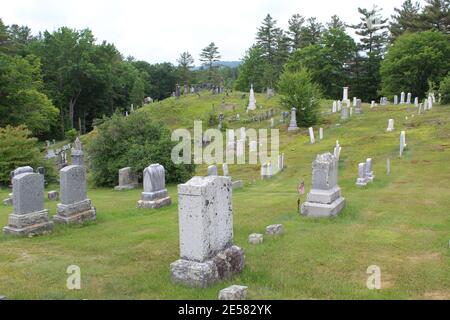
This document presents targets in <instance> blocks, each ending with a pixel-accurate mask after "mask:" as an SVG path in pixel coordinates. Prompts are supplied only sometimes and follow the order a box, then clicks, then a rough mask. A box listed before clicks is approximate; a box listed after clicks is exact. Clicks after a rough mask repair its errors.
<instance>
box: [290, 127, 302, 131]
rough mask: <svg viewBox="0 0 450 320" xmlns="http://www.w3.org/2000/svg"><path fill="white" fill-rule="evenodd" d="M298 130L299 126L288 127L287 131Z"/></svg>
mask: <svg viewBox="0 0 450 320" xmlns="http://www.w3.org/2000/svg"><path fill="white" fill-rule="evenodd" d="M298 130H300V128H299V127H289V128H288V132H295V131H298Z"/></svg>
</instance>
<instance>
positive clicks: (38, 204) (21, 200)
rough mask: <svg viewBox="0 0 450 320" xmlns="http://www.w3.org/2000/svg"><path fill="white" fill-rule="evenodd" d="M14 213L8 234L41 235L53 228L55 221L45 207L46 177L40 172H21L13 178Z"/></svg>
mask: <svg viewBox="0 0 450 320" xmlns="http://www.w3.org/2000/svg"><path fill="white" fill-rule="evenodd" d="M13 194H14V196H13V206H14V213H12V214H11V215H10V216H9V219H8V225H7V226H6V227H4V228H3V232H4V233H6V234H13V235H18V236H33V235H41V234H45V233H48V232H51V231H52V230H53V222H52V221H50V220H49V219H48V210H47V209H44V177H43V176H42V175H40V174H38V173H30V172H26V173H20V174H17V175H15V176H14V178H13Z"/></svg>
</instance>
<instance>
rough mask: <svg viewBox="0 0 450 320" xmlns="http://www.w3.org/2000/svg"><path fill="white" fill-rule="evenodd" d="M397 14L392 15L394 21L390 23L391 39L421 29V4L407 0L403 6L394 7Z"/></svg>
mask: <svg viewBox="0 0 450 320" xmlns="http://www.w3.org/2000/svg"><path fill="white" fill-rule="evenodd" d="M394 11H395V13H396V14H394V15H392V16H391V18H392V21H391V22H390V24H389V31H390V33H391V40H392V41H393V40H395V39H396V38H397V37H398V36H400V35H401V34H403V33H405V32H416V31H417V30H419V29H420V25H419V24H420V23H421V22H420V4H419V3H418V2H414V3H413V2H412V0H406V1H405V2H403V4H402V6H401V8H394Z"/></svg>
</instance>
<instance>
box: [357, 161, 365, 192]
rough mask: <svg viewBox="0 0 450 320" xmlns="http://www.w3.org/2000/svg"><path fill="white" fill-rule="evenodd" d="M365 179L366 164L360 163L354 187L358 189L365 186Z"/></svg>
mask: <svg viewBox="0 0 450 320" xmlns="http://www.w3.org/2000/svg"><path fill="white" fill-rule="evenodd" d="M367 182H368V181H367V178H366V164H365V163H360V164H359V165H358V178H357V179H356V185H357V186H358V187H365V186H367Z"/></svg>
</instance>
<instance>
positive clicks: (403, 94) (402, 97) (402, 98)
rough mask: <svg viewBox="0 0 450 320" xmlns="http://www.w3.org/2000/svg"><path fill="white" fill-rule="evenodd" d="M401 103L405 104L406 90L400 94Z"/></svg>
mask: <svg viewBox="0 0 450 320" xmlns="http://www.w3.org/2000/svg"><path fill="white" fill-rule="evenodd" d="M400 104H405V93H404V92H402V93H401V94H400Z"/></svg>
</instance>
